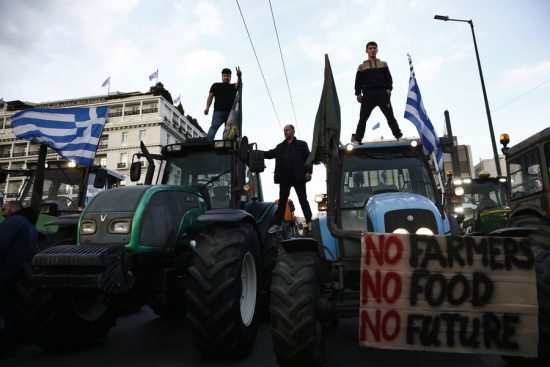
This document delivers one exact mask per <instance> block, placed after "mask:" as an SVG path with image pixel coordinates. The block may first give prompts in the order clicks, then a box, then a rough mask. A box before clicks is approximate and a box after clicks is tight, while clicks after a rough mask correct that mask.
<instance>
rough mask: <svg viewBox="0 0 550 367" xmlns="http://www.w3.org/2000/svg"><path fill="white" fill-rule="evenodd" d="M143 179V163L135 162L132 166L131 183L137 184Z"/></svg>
mask: <svg viewBox="0 0 550 367" xmlns="http://www.w3.org/2000/svg"><path fill="white" fill-rule="evenodd" d="M140 177H141V162H140V161H135V162H133V163H132V165H131V166H130V181H132V182H136V181H139V178H140Z"/></svg>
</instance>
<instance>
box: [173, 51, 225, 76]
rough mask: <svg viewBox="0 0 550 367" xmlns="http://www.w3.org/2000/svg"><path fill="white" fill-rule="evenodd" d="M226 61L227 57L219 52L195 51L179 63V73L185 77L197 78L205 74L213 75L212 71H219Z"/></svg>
mask: <svg viewBox="0 0 550 367" xmlns="http://www.w3.org/2000/svg"><path fill="white" fill-rule="evenodd" d="M224 60H225V57H224V56H223V54H221V53H220V52H218V51H211V50H194V51H192V52H190V53H188V54H186V55H185V56H183V57H182V58H181V59H180V61H179V62H178V63H177V65H178V72H179V73H181V75H183V76H196V75H198V74H203V73H205V74H207V75H211V74H212V70H217V69H218V68H219V65H222V64H223V63H224Z"/></svg>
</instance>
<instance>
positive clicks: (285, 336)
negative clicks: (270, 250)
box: [270, 253, 324, 367]
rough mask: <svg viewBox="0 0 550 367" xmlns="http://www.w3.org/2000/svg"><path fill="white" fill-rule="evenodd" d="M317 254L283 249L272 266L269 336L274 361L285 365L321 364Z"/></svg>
mask: <svg viewBox="0 0 550 367" xmlns="http://www.w3.org/2000/svg"><path fill="white" fill-rule="evenodd" d="M320 291H321V290H320V278H319V257H318V256H317V255H316V254H312V253H286V254H284V255H282V256H281V257H280V258H279V260H278V261H277V264H276V265H275V269H274V270H273V282H272V284H271V308H270V313H271V337H272V341H273V351H274V352H275V355H276V357H277V363H278V364H279V365H281V366H285V367H305V366H320V365H322V364H323V362H324V355H323V347H324V345H323V344H324V331H323V326H322V323H321V322H320V321H319V317H318V315H317V301H318V299H319V297H320Z"/></svg>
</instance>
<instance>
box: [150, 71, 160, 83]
mask: <svg viewBox="0 0 550 367" xmlns="http://www.w3.org/2000/svg"><path fill="white" fill-rule="evenodd" d="M158 76H159V69H157V71H155V72H154V73H153V74H151V75H149V81H151V80H153V79H155V78H158Z"/></svg>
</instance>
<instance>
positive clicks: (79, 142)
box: [11, 106, 109, 166]
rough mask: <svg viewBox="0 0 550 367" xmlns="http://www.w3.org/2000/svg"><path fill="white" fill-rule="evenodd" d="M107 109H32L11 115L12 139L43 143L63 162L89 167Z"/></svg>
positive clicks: (106, 107)
mask: <svg viewBox="0 0 550 367" xmlns="http://www.w3.org/2000/svg"><path fill="white" fill-rule="evenodd" d="M108 112H109V107H108V106H105V107H90V108H31V109H28V110H24V111H20V112H18V113H16V114H15V115H13V116H12V118H11V121H12V128H13V133H14V134H15V136H17V137H18V138H21V139H26V140H30V141H32V142H34V143H39V144H44V145H47V146H49V147H50V148H52V149H53V150H55V151H56V152H57V153H59V155H60V156H62V157H63V158H65V159H68V160H71V161H74V162H75V163H78V164H83V165H87V166H90V165H92V164H93V163H94V157H95V153H96V150H97V145H98V143H99V138H100V137H101V132H102V131H103V127H104V126H105V121H106V120H107V113H108Z"/></svg>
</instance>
